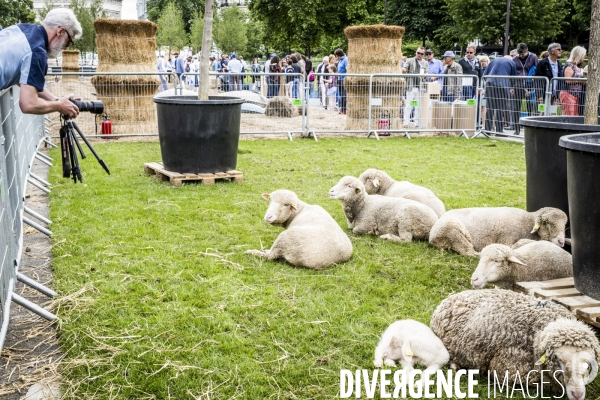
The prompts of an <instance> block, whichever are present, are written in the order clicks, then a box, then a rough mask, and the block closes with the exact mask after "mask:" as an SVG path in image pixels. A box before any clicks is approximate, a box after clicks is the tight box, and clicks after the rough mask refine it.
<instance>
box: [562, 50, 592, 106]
mask: <svg viewBox="0 0 600 400" xmlns="http://www.w3.org/2000/svg"><path fill="white" fill-rule="evenodd" d="M585 55H586V50H585V48H583V47H581V46H575V47H573V49H572V50H571V54H570V55H569V59H568V60H567V64H566V65H565V69H564V75H565V78H583V70H582V69H581V67H582V66H583V60H584V59H585ZM565 83H566V90H562V91H561V92H560V95H559V99H560V103H561V104H562V110H563V114H564V115H583V108H584V105H585V84H586V82H585V81H565Z"/></svg>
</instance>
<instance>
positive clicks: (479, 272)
mask: <svg viewBox="0 0 600 400" xmlns="http://www.w3.org/2000/svg"><path fill="white" fill-rule="evenodd" d="M510 263H515V264H519V265H525V263H524V262H523V261H521V260H519V258H518V257H517V256H515V254H514V253H513V251H512V250H511V248H510V247H508V246H505V245H503V244H490V245H488V246H485V247H484V248H483V250H481V258H480V260H479V264H478V265H477V269H475V272H473V275H472V276H471V284H472V285H473V287H474V288H475V289H481V288H482V287H484V286H485V284H486V283H494V282H498V281H500V280H502V279H503V278H505V277H507V276H509V275H510V273H511V265H510Z"/></svg>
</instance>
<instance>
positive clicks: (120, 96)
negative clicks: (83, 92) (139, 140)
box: [92, 18, 160, 134]
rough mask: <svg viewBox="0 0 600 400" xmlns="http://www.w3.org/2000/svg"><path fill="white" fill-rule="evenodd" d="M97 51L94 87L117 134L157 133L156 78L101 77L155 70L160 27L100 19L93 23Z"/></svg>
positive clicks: (138, 76) (151, 24) (150, 23)
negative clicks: (154, 97)
mask: <svg viewBox="0 0 600 400" xmlns="http://www.w3.org/2000/svg"><path fill="white" fill-rule="evenodd" d="M94 28H95V29H96V46H97V49H98V68H97V70H96V73H97V74H98V75H97V76H94V77H93V78H92V84H93V85H94V87H95V88H96V92H97V93H98V99H99V100H101V101H102V102H104V109H105V111H106V113H107V114H108V116H109V117H110V119H111V120H112V123H113V132H114V133H116V134H123V133H136V132H140V131H154V132H156V131H157V130H158V128H157V127H156V126H157V122H156V110H155V107H154V102H153V100H152V97H153V96H154V95H155V94H156V93H157V91H158V86H159V83H160V82H159V80H158V77H157V76H156V75H102V73H103V72H147V73H155V72H157V71H156V66H155V64H156V60H155V58H156V57H155V50H156V31H157V29H158V27H157V25H156V24H155V23H153V22H150V21H130V20H125V21H123V20H114V19H106V18H100V19H97V20H95V21H94Z"/></svg>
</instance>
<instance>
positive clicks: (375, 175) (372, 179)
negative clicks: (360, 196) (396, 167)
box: [358, 168, 391, 194]
mask: <svg viewBox="0 0 600 400" xmlns="http://www.w3.org/2000/svg"><path fill="white" fill-rule="evenodd" d="M358 179H359V180H360V181H361V182H362V183H363V185H365V190H366V191H367V193H368V194H378V193H379V190H380V189H381V184H382V182H386V181H388V180H390V179H391V178H390V176H389V175H388V174H387V173H385V172H383V171H380V170H378V169H375V168H369V169H368V170H366V171H365V172H363V173H362V174H361V175H360V176H359V177H358Z"/></svg>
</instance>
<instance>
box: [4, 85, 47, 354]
mask: <svg viewBox="0 0 600 400" xmlns="http://www.w3.org/2000/svg"><path fill="white" fill-rule="evenodd" d="M43 141H47V139H46V131H45V128H44V117H43V116H36V115H29V114H23V113H22V112H21V109H20V108H19V87H18V86H13V87H11V88H9V89H6V90H4V91H2V92H0V199H1V202H2V204H1V208H0V231H1V233H0V305H1V307H0V320H1V321H2V327H1V329H0V350H1V349H2V347H3V345H4V340H5V338H6V332H7V330H8V325H9V320H10V305H11V302H13V301H14V302H15V303H17V304H19V305H21V306H23V307H25V308H27V309H29V310H31V311H33V312H35V313H37V314H39V315H41V316H42V317H44V318H46V319H49V320H52V319H54V318H56V317H55V316H54V315H53V314H51V313H49V312H48V311H46V310H44V309H42V308H41V307H39V306H37V305H36V304H34V303H32V302H30V301H28V300H27V299H25V298H23V297H21V296H19V295H18V294H16V293H15V292H14V290H15V285H16V282H17V281H21V282H23V283H25V284H27V285H29V286H31V287H33V288H34V289H36V290H38V291H40V292H41V293H44V294H46V295H48V296H54V295H55V293H54V292H53V291H52V290H50V289H48V288H46V287H44V286H43V285H41V284H39V283H37V282H35V281H34V280H32V279H30V278H28V277H26V276H24V275H22V274H20V273H19V264H20V262H21V256H22V252H23V224H27V225H29V226H32V227H33V228H35V229H37V230H39V231H40V232H42V233H44V234H46V235H51V233H52V232H51V231H50V230H48V229H47V228H46V227H44V226H42V225H41V224H40V223H38V222H35V221H34V219H32V218H30V217H33V218H35V220H38V221H41V222H43V223H45V224H48V223H50V221H49V220H48V219H46V218H44V217H43V216H41V215H39V214H38V213H36V212H35V211H33V210H31V209H29V208H28V207H27V206H26V205H25V197H26V193H25V192H26V189H27V184H28V183H31V184H32V185H34V186H37V187H39V188H43V190H45V191H46V192H49V189H47V188H46V186H48V182H46V181H44V180H43V179H42V178H40V177H37V176H35V175H34V174H32V173H31V172H30V168H31V165H32V163H33V161H34V158H35V159H37V160H39V161H40V162H43V163H46V164H50V159H49V157H48V156H46V155H45V154H43V153H41V152H39V151H38V147H39V145H40V144H41V143H42V142H43Z"/></svg>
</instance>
